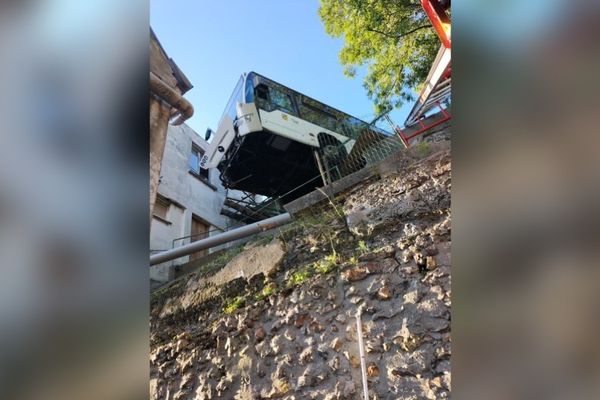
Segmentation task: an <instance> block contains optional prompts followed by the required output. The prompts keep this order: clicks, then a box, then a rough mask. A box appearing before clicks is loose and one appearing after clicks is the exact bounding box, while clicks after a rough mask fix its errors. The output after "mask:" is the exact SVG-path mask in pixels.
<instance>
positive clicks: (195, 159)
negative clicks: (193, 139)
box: [189, 145, 210, 183]
mask: <svg viewBox="0 0 600 400" xmlns="http://www.w3.org/2000/svg"><path fill="white" fill-rule="evenodd" d="M203 155H204V151H203V150H202V149H200V148H199V147H198V146H195V145H193V146H192V152H191V154H190V161H189V164H190V172H191V173H192V174H193V175H195V176H196V177H198V178H200V179H202V180H204V181H206V182H209V183H210V179H209V175H208V170H207V169H202V168H200V160H201V159H202V156H203Z"/></svg>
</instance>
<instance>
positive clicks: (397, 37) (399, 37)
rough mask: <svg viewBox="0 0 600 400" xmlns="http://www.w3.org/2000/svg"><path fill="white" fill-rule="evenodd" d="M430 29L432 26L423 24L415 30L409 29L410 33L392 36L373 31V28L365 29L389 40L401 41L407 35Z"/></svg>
mask: <svg viewBox="0 0 600 400" xmlns="http://www.w3.org/2000/svg"><path fill="white" fill-rule="evenodd" d="M431 27H432V25H431V24H425V25H421V26H418V27H416V28H414V29H411V30H410V31H408V32H404V33H401V34H399V35H393V34H391V33H387V32H383V31H380V30H377V29H374V28H367V31H369V32H375V33H379V34H380V35H383V36H387V37H389V38H390V39H401V38H403V37H405V36H408V35H411V34H413V33H415V32H417V31H419V30H421V29H425V28H431Z"/></svg>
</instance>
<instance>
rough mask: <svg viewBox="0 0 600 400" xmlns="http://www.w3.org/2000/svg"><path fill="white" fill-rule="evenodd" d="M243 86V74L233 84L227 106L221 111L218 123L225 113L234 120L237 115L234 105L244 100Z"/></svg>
mask: <svg viewBox="0 0 600 400" xmlns="http://www.w3.org/2000/svg"><path fill="white" fill-rule="evenodd" d="M243 86H244V76H241V77H240V79H239V81H238V83H237V85H235V89H233V93H232V94H231V97H230V98H229V101H228V102H227V106H226V107H225V111H224V112H223V115H222V116H221V120H220V121H219V125H221V121H223V118H224V117H225V116H226V115H227V116H228V117H229V118H231V120H232V121H235V119H236V117H237V111H236V105H237V103H243V102H244V96H243V93H244V91H243Z"/></svg>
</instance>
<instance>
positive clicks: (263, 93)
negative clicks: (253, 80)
mask: <svg viewBox="0 0 600 400" xmlns="http://www.w3.org/2000/svg"><path fill="white" fill-rule="evenodd" d="M256 97H258V98H259V99H262V100H266V101H268V100H269V91H268V89H267V87H266V86H263V85H259V86H257V87H256Z"/></svg>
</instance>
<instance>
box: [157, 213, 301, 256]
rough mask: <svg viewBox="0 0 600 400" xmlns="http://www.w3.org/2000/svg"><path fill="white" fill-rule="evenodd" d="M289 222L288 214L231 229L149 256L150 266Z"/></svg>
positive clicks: (290, 217)
mask: <svg viewBox="0 0 600 400" xmlns="http://www.w3.org/2000/svg"><path fill="white" fill-rule="evenodd" d="M291 220H292V216H291V215H290V213H285V214H280V215H277V216H275V217H272V218H267V219H263V220H262V221H258V222H255V223H253V224H250V225H245V226H242V227H240V228H236V229H232V230H230V231H227V232H223V233H220V234H218V235H215V236H211V237H208V238H206V239H202V240H198V241H196V242H192V243H190V244H186V245H185V246H181V247H177V248H176V249H172V250H167V251H163V252H161V253H157V254H154V255H152V256H150V265H156V264H160V263H163V262H165V261H170V260H174V259H176V258H179V257H183V256H187V255H190V254H192V253H195V252H197V251H200V250H205V249H210V248H212V247H215V246H219V245H222V244H225V243H229V242H233V241H234V240H237V239H241V238H244V237H246V236H250V235H254V234H255V233H259V232H264V231H268V230H269V229H273V228H277V227H278V226H281V225H285V224H287V223H288V222H290V221H291Z"/></svg>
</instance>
